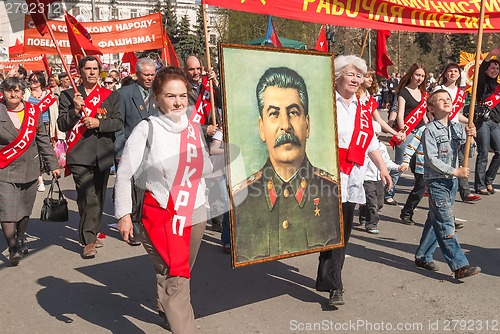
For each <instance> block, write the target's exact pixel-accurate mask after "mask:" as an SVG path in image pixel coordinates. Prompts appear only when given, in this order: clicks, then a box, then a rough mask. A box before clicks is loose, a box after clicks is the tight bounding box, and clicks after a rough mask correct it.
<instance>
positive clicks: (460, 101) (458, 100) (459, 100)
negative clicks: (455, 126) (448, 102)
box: [449, 88, 465, 119]
mask: <svg viewBox="0 0 500 334" xmlns="http://www.w3.org/2000/svg"><path fill="white" fill-rule="evenodd" d="M464 102H465V92H464V91H463V90H461V89H460V88H459V89H458V91H457V95H456V96H455V101H453V110H452V111H451V114H450V117H449V119H453V118H455V116H456V115H457V114H458V112H459V111H460V110H461V109H462V107H463V106H464Z"/></svg>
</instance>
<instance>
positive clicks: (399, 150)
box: [384, 132, 415, 199]
mask: <svg viewBox="0 0 500 334" xmlns="http://www.w3.org/2000/svg"><path fill="white" fill-rule="evenodd" d="M414 136H415V134H414V133H413V132H410V134H409V135H408V137H406V140H405V141H404V142H402V143H401V144H400V145H397V146H396V147H395V148H394V162H395V163H396V164H398V165H401V163H402V162H403V155H404V153H405V149H406V145H408V143H409V142H410V141H411V140H412V138H413V137H414ZM389 174H390V175H391V179H392V187H391V189H389V190H386V191H385V196H384V198H385V199H389V198H393V197H394V188H395V187H396V184H397V183H398V180H399V177H400V176H401V172H399V171H397V170H395V171H390V173H389Z"/></svg>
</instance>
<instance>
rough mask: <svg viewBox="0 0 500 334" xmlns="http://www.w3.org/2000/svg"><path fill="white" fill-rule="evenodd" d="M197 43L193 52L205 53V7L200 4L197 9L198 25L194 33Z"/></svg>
mask: <svg viewBox="0 0 500 334" xmlns="http://www.w3.org/2000/svg"><path fill="white" fill-rule="evenodd" d="M193 38H194V41H195V45H194V50H193V52H194V53H195V54H197V55H200V56H201V55H204V54H205V22H204V20H203V7H202V6H201V5H200V6H199V7H198V10H197V11H196V25H195V26H194V35H193Z"/></svg>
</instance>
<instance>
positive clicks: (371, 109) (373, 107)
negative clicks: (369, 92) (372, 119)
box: [361, 96, 378, 115]
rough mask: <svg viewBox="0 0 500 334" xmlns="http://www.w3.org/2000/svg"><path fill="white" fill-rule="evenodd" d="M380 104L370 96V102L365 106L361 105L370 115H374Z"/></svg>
mask: <svg viewBox="0 0 500 334" xmlns="http://www.w3.org/2000/svg"><path fill="white" fill-rule="evenodd" d="M377 106H378V102H377V100H375V98H374V97H373V96H370V98H369V99H368V101H366V103H365V104H361V108H363V109H365V110H367V111H368V112H369V113H370V115H371V114H373V112H374V111H375V110H377Z"/></svg>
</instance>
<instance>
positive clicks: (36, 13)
mask: <svg viewBox="0 0 500 334" xmlns="http://www.w3.org/2000/svg"><path fill="white" fill-rule="evenodd" d="M55 1H56V0H26V5H27V6H26V7H27V8H28V11H29V13H30V14H31V18H32V19H33V23H34V24H35V26H36V29H37V30H38V32H39V33H40V35H42V36H43V35H45V34H46V33H48V32H49V28H48V27H47V17H48V14H49V8H50V4H51V3H52V2H55ZM40 8H43V12H42V11H41V10H39V9H40ZM35 9H36V10H35Z"/></svg>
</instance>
